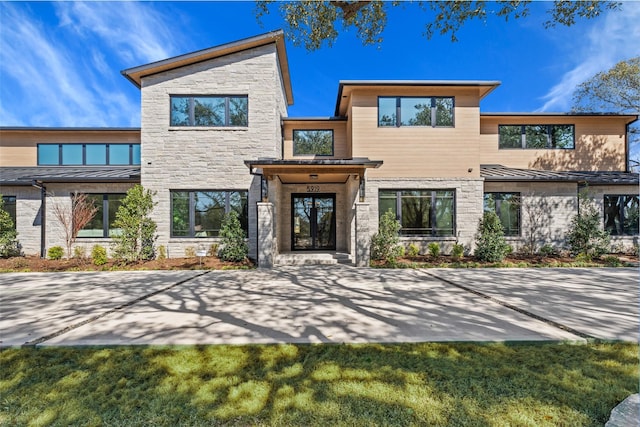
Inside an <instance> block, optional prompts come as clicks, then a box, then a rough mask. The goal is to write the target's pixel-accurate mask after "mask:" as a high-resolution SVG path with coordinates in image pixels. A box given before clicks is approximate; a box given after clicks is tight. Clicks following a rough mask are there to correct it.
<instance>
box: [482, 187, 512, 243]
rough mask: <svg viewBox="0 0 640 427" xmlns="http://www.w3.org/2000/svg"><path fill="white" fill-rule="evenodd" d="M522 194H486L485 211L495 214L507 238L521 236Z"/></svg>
mask: <svg viewBox="0 0 640 427" xmlns="http://www.w3.org/2000/svg"><path fill="white" fill-rule="evenodd" d="M520 205H521V204H520V193H484V211H485V212H495V213H496V215H498V218H500V222H501V223H502V228H504V235H505V236H519V235H520Z"/></svg>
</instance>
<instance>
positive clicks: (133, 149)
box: [38, 144, 140, 166]
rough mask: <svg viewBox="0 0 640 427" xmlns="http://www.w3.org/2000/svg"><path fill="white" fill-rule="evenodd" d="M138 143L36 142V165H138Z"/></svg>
mask: <svg viewBox="0 0 640 427" xmlns="http://www.w3.org/2000/svg"><path fill="white" fill-rule="evenodd" d="M139 164H140V144H38V165H41V166H76V165H78V166H81V165H82V166H101V165H110V166H116V165H139Z"/></svg>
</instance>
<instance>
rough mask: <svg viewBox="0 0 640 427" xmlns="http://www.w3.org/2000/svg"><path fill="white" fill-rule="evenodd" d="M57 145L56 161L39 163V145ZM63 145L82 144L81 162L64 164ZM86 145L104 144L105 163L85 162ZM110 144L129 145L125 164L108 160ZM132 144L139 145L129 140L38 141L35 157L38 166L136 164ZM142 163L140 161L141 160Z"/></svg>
mask: <svg viewBox="0 0 640 427" xmlns="http://www.w3.org/2000/svg"><path fill="white" fill-rule="evenodd" d="M45 145H46V146H56V145H57V146H58V162H57V163H55V164H49V163H45V164H43V163H40V147H41V146H45ZM63 145H82V163H81V164H65V163H63V162H62V146H63ZM88 145H104V146H105V150H106V154H105V164H100V163H98V164H94V163H91V164H87V146H88ZM112 145H128V146H129V162H128V163H126V164H123V163H118V164H115V165H112V164H111V161H110V157H109V147H110V146H112ZM134 145H140V144H139V143H131V142H124V143H120V142H113V143H111V142H95V143H79V142H78V143H73V142H59V143H55V142H43V143H39V144H37V148H36V149H37V153H36V157H37V161H38V166H137V165H139V164H140V163H133V146H134ZM141 163H142V162H141Z"/></svg>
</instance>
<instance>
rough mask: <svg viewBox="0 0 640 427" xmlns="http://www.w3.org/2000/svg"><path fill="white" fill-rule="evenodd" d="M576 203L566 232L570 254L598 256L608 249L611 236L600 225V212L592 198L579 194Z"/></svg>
mask: <svg viewBox="0 0 640 427" xmlns="http://www.w3.org/2000/svg"><path fill="white" fill-rule="evenodd" d="M578 203H579V210H578V214H577V215H576V216H575V217H573V219H572V220H571V224H570V225H569V232H568V234H567V244H568V245H569V251H570V252H571V254H572V255H578V254H585V255H588V256H590V257H593V258H600V257H601V256H602V255H604V254H606V253H607V252H608V251H609V246H610V244H611V236H610V235H609V233H608V232H607V231H606V230H604V229H603V228H602V227H601V219H600V212H599V211H598V209H596V207H595V206H594V203H593V202H592V200H591V199H589V197H587V196H586V195H585V194H581V195H580V197H579V198H578Z"/></svg>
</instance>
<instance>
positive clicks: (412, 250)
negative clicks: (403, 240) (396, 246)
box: [407, 243, 420, 257]
mask: <svg viewBox="0 0 640 427" xmlns="http://www.w3.org/2000/svg"><path fill="white" fill-rule="evenodd" d="M418 255H420V248H419V247H418V245H416V244H415V243H411V244H410V245H409V249H408V250H407V256H410V257H416V256H418Z"/></svg>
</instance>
